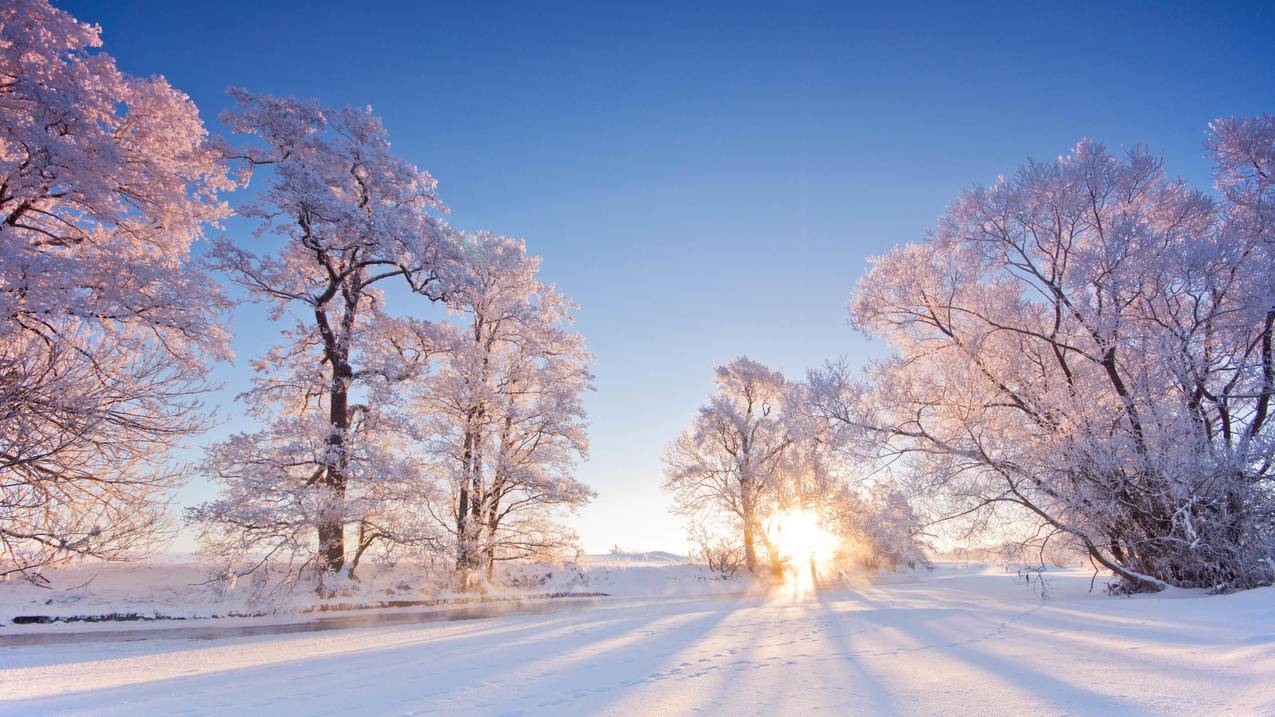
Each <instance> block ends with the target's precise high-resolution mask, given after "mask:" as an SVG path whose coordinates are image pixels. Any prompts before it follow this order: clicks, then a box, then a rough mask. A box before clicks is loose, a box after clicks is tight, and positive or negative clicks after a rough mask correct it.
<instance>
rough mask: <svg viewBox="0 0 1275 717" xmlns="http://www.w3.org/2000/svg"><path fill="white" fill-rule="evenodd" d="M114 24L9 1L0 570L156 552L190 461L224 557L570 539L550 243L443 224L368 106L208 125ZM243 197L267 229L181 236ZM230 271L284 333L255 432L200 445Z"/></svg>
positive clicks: (28, 570) (338, 575)
mask: <svg viewBox="0 0 1275 717" xmlns="http://www.w3.org/2000/svg"><path fill="white" fill-rule="evenodd" d="M100 44H101V42H100V39H99V30H98V29H97V28H95V27H92V26H88V25H84V24H82V23H79V22H78V21H76V20H75V18H73V17H72V16H70V15H69V14H67V13H65V12H62V11H60V10H57V9H55V8H53V7H52V6H50V5H49V3H48V2H46V1H45V0H16V1H15V2H12V3H6V4H5V5H4V7H3V8H0V252H3V258H2V264H0V304H2V307H0V394H2V395H3V401H2V402H0V490H2V491H3V492H2V493H0V543H2V544H3V549H4V552H3V563H2V564H0V574H3V575H8V574H19V575H22V576H24V577H26V578H28V579H31V580H36V581H40V580H42V577H41V570H42V569H44V568H46V567H48V566H52V565H56V564H58V563H60V562H63V561H66V560H68V559H72V558H74V557H77V556H91V557H95V558H102V559H106V560H122V559H131V558H136V557H138V556H140V555H144V554H146V552H147V551H148V550H151V549H153V548H154V547H155V546H156V545H157V544H160V543H161V542H162V540H163V539H164V537H165V536H166V534H167V531H168V530H170V529H171V528H172V527H173V516H172V515H171V511H170V500H171V497H172V495H173V491H174V489H175V488H177V487H178V486H180V485H182V484H184V483H185V482H186V481H188V480H189V479H191V478H192V477H194V476H196V475H202V476H207V477H210V478H212V479H213V480H214V481H215V482H216V483H217V484H218V485H219V486H220V487H221V492H220V494H219V495H218V496H217V497H216V498H215V499H214V500H211V501H209V502H206V503H204V504H202V505H199V506H196V507H194V508H192V509H190V510H189V511H188V514H187V515H186V516H185V517H186V520H187V521H189V523H190V524H192V525H193V526H194V527H195V528H196V529H197V530H198V532H199V535H200V537H201V539H202V541H203V544H204V546H205V547H206V548H208V549H210V551H211V552H213V553H214V554H216V555H220V556H223V557H224V558H225V559H226V561H227V563H226V569H227V570H228V571H230V572H231V573H233V574H235V575H240V576H241V575H244V574H247V573H252V572H254V571H271V572H272V573H273V575H274V577H275V578H277V579H278V580H282V581H285V582H295V581H297V580H299V579H302V578H313V579H314V580H315V581H316V583H317V584H318V585H319V586H320V591H321V592H324V593H330V592H331V591H332V590H333V589H335V587H336V586H337V585H338V584H339V583H340V581H342V580H347V579H351V578H356V577H357V573H356V571H357V569H358V568H359V566H360V564H361V562H362V561H363V560H364V559H365V557H366V556H367V555H369V554H376V555H391V556H392V555H395V554H402V553H404V552H415V553H422V554H428V555H433V556H437V555H445V556H448V558H449V559H450V560H451V561H452V562H453V564H454V565H455V567H456V570H457V573H458V574H459V576H460V581H461V582H462V584H463V585H465V586H466V587H469V586H473V585H474V584H476V583H479V582H481V581H482V580H483V579H484V578H485V577H490V576H491V574H492V571H493V566H494V565H495V563H497V562H498V561H501V560H509V559H515V558H520V557H526V556H546V555H552V554H554V553H556V552H557V551H560V550H561V549H563V548H564V547H565V546H567V545H569V544H570V543H571V542H572V539H573V536H572V534H571V531H570V530H569V528H568V527H567V526H566V525H565V524H563V522H562V520H561V517H562V515H563V512H564V509H565V510H566V511H569V510H570V509H573V508H575V507H577V506H580V505H582V504H584V503H586V502H587V501H588V500H590V499H591V497H592V495H593V494H592V491H591V490H590V489H589V488H588V487H586V486H585V485H583V484H581V483H580V482H579V481H577V480H576V479H575V477H574V467H575V464H576V462H577V461H578V460H579V459H580V458H581V457H582V456H584V455H585V453H586V451H587V440H586V436H585V431H584V419H585V416H584V410H583V407H582V403H581V398H582V394H583V393H584V392H585V391H587V390H589V389H590V382H591V376H590V373H589V369H588V363H589V362H590V360H591V357H590V356H589V354H588V353H587V351H586V349H585V346H584V342H583V339H582V338H581V336H580V335H579V334H578V333H576V332H574V331H573V330H572V329H571V328H570V323H571V315H572V311H573V310H574V308H575V307H574V305H573V304H572V303H571V302H570V301H569V300H568V299H566V298H565V297H563V296H562V295H561V294H559V293H558V292H557V291H555V290H554V289H553V287H552V286H549V285H546V284H543V283H541V282H540V281H539V280H538V278H537V274H538V270H539V265H540V262H539V259H537V258H535V257H532V256H529V255H528V254H527V252H526V248H525V246H524V245H523V243H522V242H521V241H517V240H513V239H509V238H506V237H502V236H497V235H494V234H490V233H486V232H476V233H466V232H460V231H457V230H455V229H453V228H451V227H450V226H449V225H448V224H447V223H446V222H444V221H443V220H442V219H441V215H442V213H443V212H444V211H445V209H444V207H443V206H442V204H441V203H440V200H439V198H438V196H437V194H436V182H435V180H434V178H433V177H432V176H430V175H429V173H427V172H425V171H423V170H420V169H417V168H416V167H414V166H412V165H411V164H410V163H408V162H406V161H404V160H403V159H401V158H399V157H396V156H395V155H394V154H393V152H392V150H391V147H390V143H389V139H388V136H387V133H386V131H385V129H384V128H383V127H382V126H381V123H380V121H379V120H378V119H377V118H376V117H375V116H374V115H373V114H372V113H371V111H370V109H361V108H350V107H344V108H331V107H325V106H322V105H321V104H319V103H318V102H315V101H301V100H295V99H289V98H279V97H270V96H263V95H256V94H253V93H250V92H247V91H245V90H240V89H232V90H230V94H231V95H232V97H233V100H234V104H235V107H234V108H233V109H231V110H229V111H227V112H226V113H224V114H223V115H222V117H221V121H222V123H223V124H224V125H225V126H226V127H227V128H228V129H229V130H230V131H231V132H232V133H233V134H234V139H226V138H222V137H216V136H212V135H210V134H209V132H208V130H207V129H206V128H205V126H204V125H203V123H202V122H201V120H200V119H199V114H198V110H197V108H196V107H195V106H194V104H193V103H192V102H191V101H190V99H189V98H188V97H186V96H185V95H183V94H182V93H180V92H178V91H177V90H175V89H173V88H172V87H170V86H169V85H168V83H167V82H166V81H165V80H164V79H163V78H162V77H152V78H146V79H143V78H137V77H131V76H128V75H125V74H123V73H121V72H119V71H118V70H117V69H116V67H115V64H114V62H113V60H112V59H111V57H110V56H109V55H108V54H106V53H104V52H101V51H99V50H98V49H97V48H98V47H99V46H100ZM249 181H251V182H253V185H254V186H253V189H254V190H255V192H254V193H253V195H252V198H251V199H250V200H247V201H244V202H242V203H239V204H237V205H232V204H231V203H230V202H228V201H227V197H228V196H229V195H230V194H231V193H232V192H234V191H235V190H236V189H240V188H242V187H245V186H247V185H248V183H249ZM232 216H238V217H243V218H246V219H248V220H251V221H254V222H256V231H255V234H254V239H253V241H252V242H251V243H252V244H253V246H251V247H249V246H244V245H241V244H239V243H234V242H231V241H228V240H226V239H217V240H215V241H213V242H212V248H211V250H210V251H208V252H206V253H205V254H204V256H203V257H201V258H200V259H198V260H197V259H195V258H192V254H191V251H192V246H193V245H194V244H195V243H196V242H198V241H200V240H203V239H205V238H206V233H207V232H208V231H209V230H210V229H211V228H214V227H219V226H220V225H221V223H222V222H224V221H225V220H227V219H228V218H230V217H232ZM256 247H261V248H260V249H257V248H256ZM215 277H225V278H226V279H228V280H229V281H230V282H233V283H234V284H236V285H238V286H239V287H241V288H242V289H243V290H244V291H245V292H246V294H247V296H248V297H249V298H250V299H251V300H254V301H257V302H261V303H264V304H266V305H267V306H268V307H269V310H270V311H269V317H270V319H271V320H272V321H273V322H274V323H276V324H277V325H278V326H279V336H280V337H281V340H280V342H279V343H278V344H277V345H275V346H273V347H270V348H269V349H267V350H265V351H264V352H263V353H262V354H260V355H259V356H257V357H256V359H255V360H254V361H253V363H252V367H253V371H254V373H255V378H254V380H253V385H252V388H250V389H249V390H248V391H246V392H245V393H244V394H243V395H241V396H240V397H239V399H238V400H239V401H240V402H241V403H242V405H244V406H245V407H246V409H247V410H248V412H249V413H250V414H251V415H252V416H253V417H254V418H255V419H256V420H257V422H258V424H259V425H260V426H261V428H260V430H258V431H255V432H252V433H245V434H237V435H233V436H231V437H229V438H227V439H226V440H224V441H221V442H219V443H216V444H215V445H212V446H211V447H209V448H208V449H207V451H206V454H205V457H204V459H203V461H202V462H200V463H199V464H197V465H182V464H178V463H175V462H174V461H173V460H172V450H173V449H174V448H175V447H176V446H178V445H179V444H180V443H181V442H182V441H183V440H185V439H188V438H190V437H192V436H196V435H199V434H200V433H202V432H203V431H205V430H206V429H207V428H208V425H209V419H208V412H207V411H206V410H205V406H204V405H203V398H204V397H205V395H206V393H207V392H208V391H210V390H211V389H212V388H213V387H212V386H211V385H210V384H209V382H208V375H209V371H210V368H211V367H212V366H213V365H214V364H215V363H217V362H220V361H226V360H229V359H230V358H231V353H230V350H229V339H230V334H229V331H228V330H227V328H226V327H225V326H224V325H223V323H222V322H223V321H224V320H225V317H226V312H227V310H228V309H229V308H231V306H232V301H231V300H230V299H229V298H228V296H227V293H226V291H225V288H226V287H224V286H223V285H222V284H221V283H219V281H218V280H217V278H215ZM431 307H433V308H431ZM427 316H432V317H433V318H425V317H427ZM369 551H371V553H369Z"/></svg>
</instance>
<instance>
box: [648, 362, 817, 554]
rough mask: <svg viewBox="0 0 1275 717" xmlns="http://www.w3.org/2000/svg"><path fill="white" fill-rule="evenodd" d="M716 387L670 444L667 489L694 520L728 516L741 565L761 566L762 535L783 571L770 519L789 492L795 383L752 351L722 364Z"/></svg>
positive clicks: (680, 510) (666, 457)
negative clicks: (769, 527) (751, 354)
mask: <svg viewBox="0 0 1275 717" xmlns="http://www.w3.org/2000/svg"><path fill="white" fill-rule="evenodd" d="M713 383H714V384H716V386H717V392H716V393H715V394H714V395H713V396H712V398H711V399H709V402H708V403H707V404H705V405H704V406H702V407H701V408H700V409H699V412H698V413H697V414H696V416H695V419H694V421H693V422H692V423H691V425H690V427H688V428H687V429H686V430H684V431H683V432H682V435H681V436H680V437H678V438H677V440H675V441H674V442H673V443H672V444H671V445H670V446H669V447H668V450H667V451H666V452H665V455H664V463H665V476H666V480H665V482H664V489H665V490H666V491H667V492H669V493H670V494H671V495H672V497H673V503H674V510H675V511H676V512H678V513H680V514H682V515H685V516H688V517H689V518H690V520H691V521H692V523H693V525H698V524H700V523H703V522H705V521H709V522H712V521H722V520H725V521H727V522H728V523H729V524H730V528H731V529H732V530H733V531H734V532H736V534H737V535H738V536H739V540H740V543H741V545H742V547H743V554H744V567H745V568H746V569H747V570H748V571H749V572H751V573H756V572H757V569H758V562H757V552H758V543H761V546H762V547H763V548H764V549H765V550H766V552H767V556H768V557H769V564H770V570H771V572H772V573H773V574H775V575H778V574H780V573H782V572H783V565H782V560H781V557H780V554H779V549H778V546H776V545H774V544H773V543H772V542H771V540H770V538H769V536H768V534H767V531H766V529H765V523H764V521H765V519H766V517H767V516H768V515H770V514H771V513H773V512H775V506H776V505H777V504H779V503H782V502H783V501H784V500H785V498H786V493H787V488H788V487H789V486H786V485H785V482H786V480H787V478H788V477H789V476H790V475H791V473H790V472H789V469H790V467H789V466H788V465H787V463H786V462H787V461H789V460H790V458H791V457H792V454H793V450H792V448H793V444H794V440H795V439H794V434H793V430H792V427H791V425H790V423H789V421H788V420H786V418H787V405H788V403H789V401H790V400H791V398H792V388H793V387H792V385H791V384H790V383H789V382H788V380H787V379H785V378H784V376H783V374H781V373H779V372H778V371H774V370H772V369H769V368H767V367H765V366H763V365H762V364H760V363H757V362H756V361H753V360H751V359H749V358H747V357H740V358H737V359H735V360H734V361H731V362H730V363H727V364H724V365H722V366H718V367H717V369H716V370H715V371H714V375H713Z"/></svg>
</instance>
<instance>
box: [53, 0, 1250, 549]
mask: <svg viewBox="0 0 1275 717" xmlns="http://www.w3.org/2000/svg"><path fill="white" fill-rule="evenodd" d="M57 4H58V5H59V6H60V7H62V8H64V9H67V10H69V11H70V12H72V13H73V14H75V15H76V16H77V17H79V18H80V19H82V20H85V21H90V22H96V23H99V24H101V25H102V26H103V31H104V40H105V47H106V50H107V51H108V52H110V53H111V54H113V55H114V56H115V57H116V59H117V61H118V63H119V65H120V67H121V68H122V69H124V70H125V71H127V72H130V73H134V74H163V75H165V76H167V77H168V79H169V80H170V81H171V82H172V83H173V84H174V85H175V86H177V87H179V88H181V89H182V90H183V91H185V92H187V93H188V94H190V95H191V96H192V98H193V99H194V100H195V102H196V103H197V104H198V105H199V107H200V108H201V110H202V111H203V113H204V116H205V120H206V121H207V122H208V123H209V125H210V128H212V129H213V130H214V131H220V127H219V126H218V125H217V123H216V116H217V114H218V113H219V112H220V111H221V110H222V109H224V108H225V107H226V106H227V104H228V102H227V98H226V96H225V94H224V88H225V87H226V86H228V85H240V86H243V87H246V88H248V89H250V90H253V91H258V92H270V93H275V94H283V95H294V96H306V97H317V98H319V99H321V100H322V101H323V102H324V103H327V104H345V103H349V104H358V105H366V104H370V105H372V106H373V107H374V108H375V110H376V112H377V113H378V114H379V115H381V116H382V118H383V119H384V122H385V125H386V126H387V128H388V129H389V131H390V134H391V137H392V140H393V142H394V146H395V148H396V150H397V151H398V153H399V154H400V155H401V156H403V157H405V158H407V159H409V160H410V161H412V162H413V163H415V164H417V165H418V166H421V167H423V168H426V169H428V170H429V171H430V172H431V173H432V174H434V176H435V177H436V178H437V179H438V180H439V187H440V194H441V196H442V198H443V199H444V201H445V202H446V203H447V204H448V205H449V206H450V208H451V210H452V214H451V216H450V217H449V221H450V222H451V223H452V224H453V225H455V226H457V227H459V228H463V229H479V228H485V229H490V230H493V231H497V232H500V233H504V234H509V235H512V236H518V237H522V238H524V239H526V240H527V242H528V245H529V247H530V249H531V251H532V252H533V253H536V254H539V255H541V256H543V257H544V268H543V275H544V276H545V277H546V278H547V279H548V280H550V281H553V282H555V283H556V284H557V285H558V287H559V288H560V289H561V290H562V291H563V292H564V293H566V294H567V295H569V296H571V297H572V298H574V299H575V300H576V301H577V302H578V303H579V304H580V305H581V309H580V312H579V314H578V327H579V329H580V330H581V331H582V332H583V333H584V334H585V336H586V337H587V338H588V340H589V344H590V347H591V349H592V350H593V352H594V353H596V354H597V357H598V360H597V363H596V365H595V367H594V371H595V373H596V375H597V391H596V392H595V393H594V394H593V395H591V396H590V398H589V401H588V405H589V409H590V414H591V420H592V430H591V436H592V441H593V450H592V458H591V460H590V461H589V463H588V464H587V465H584V466H583V467H582V468H581V477H582V478H583V479H584V480H586V481H587V482H588V483H590V484H591V485H592V486H593V487H594V488H595V489H596V490H597V492H598V499H597V501H596V502H595V503H594V504H593V505H592V506H590V507H589V508H587V509H585V510H584V511H583V512H582V513H581V515H580V518H579V521H578V528H579V532H580V534H581V538H582V542H583V545H584V547H585V548H586V549H588V550H590V551H599V550H604V549H606V548H609V547H610V546H611V545H612V544H615V543H618V544H620V545H621V546H624V547H629V548H641V549H668V550H677V551H681V550H684V549H685V542H684V539H683V535H682V531H681V527H680V524H679V523H678V522H677V521H676V520H675V519H673V518H671V517H669V516H668V515H667V512H666V510H667V500H666V499H665V497H664V496H663V495H662V493H661V491H660V487H659V486H660V483H661V480H662V476H661V464H660V455H661V453H662V450H663V447H664V445H665V444H666V443H667V442H668V441H670V440H671V439H672V438H673V437H675V436H676V434H677V432H678V431H679V430H680V428H681V426H682V425H683V424H684V423H685V422H686V421H687V420H688V419H689V418H690V417H691V415H692V413H693V411H694V410H695V408H696V407H697V406H698V405H699V404H700V403H701V402H702V401H703V400H704V399H705V397H706V396H707V394H708V393H709V391H710V390H711V385H710V376H711V370H712V367H713V366H714V365H715V364H717V363H721V362H723V361H725V360H728V359H730V358H732V357H734V356H737V355H741V354H747V355H749V356H751V357H753V358H755V359H757V360H760V361H763V362H765V363H768V364H771V365H773V366H775V367H778V368H781V369H783V370H784V371H786V372H788V373H789V374H790V375H792V376H797V375H800V373H801V372H803V371H804V369H805V367H807V366H811V365H814V364H818V363H820V362H822V361H823V360H824V359H827V358H833V357H837V356H841V355H848V356H850V357H851V358H852V359H855V360H861V359H863V358H864V357H865V356H867V355H869V354H870V353H872V352H873V351H879V350H880V349H879V347H874V346H872V345H870V344H869V343H867V342H866V341H865V340H864V339H863V338H862V337H860V336H858V335H856V334H855V333H854V332H853V331H852V330H851V329H850V328H849V327H848V326H847V325H846V314H845V303H846V301H847V298H848V295H849V292H850V289H851V288H852V286H853V284H854V282H855V280H856V278H857V277H858V276H859V275H860V274H861V273H862V271H863V269H864V260H865V258H866V257H868V256H871V255H873V254H878V253H881V252H883V251H885V250H886V249H888V248H889V247H890V246H892V245H894V244H897V243H900V242H905V241H910V240H915V239H919V238H920V237H922V236H923V234H924V232H925V231H926V230H927V229H928V228H929V227H931V226H932V225H933V224H934V222H935V220H936V219H937V217H938V216H939V214H940V213H941V212H942V210H943V207H944V205H945V204H946V203H947V202H948V201H950V200H951V199H952V198H953V197H954V196H955V195H956V193H957V192H958V191H959V190H960V189H961V188H963V187H965V186H968V185H970V184H972V183H976V182H977V183H986V182H990V181H992V180H994V179H995V177H996V175H997V174H999V173H1008V172H1011V171H1012V170H1013V169H1014V167H1015V166H1016V165H1017V164H1018V162H1020V161H1021V160H1022V159H1023V158H1025V157H1028V156H1034V157H1038V158H1050V157H1053V156H1056V155H1058V154H1059V153H1062V152H1065V151H1066V150H1067V149H1068V148H1069V147H1071V146H1072V145H1073V144H1074V143H1075V142H1076V141H1077V140H1078V139H1080V138H1082V137H1093V138H1095V139H1098V140H1101V141H1103V142H1105V143H1107V144H1108V145H1109V146H1113V147H1118V146H1121V145H1131V144H1135V143H1145V144H1147V145H1148V146H1150V147H1151V148H1152V149H1153V150H1154V151H1157V152H1163V153H1164V155H1165V157H1166V159H1167V161H1168V167H1169V171H1170V173H1172V174H1175V175H1181V176H1184V177H1186V178H1187V179H1188V180H1190V181H1191V182H1192V183H1193V184H1195V185H1196V186H1200V187H1204V186H1206V185H1207V182H1208V165H1207V163H1206V162H1205V161H1204V159H1203V149H1202V142H1203V139H1204V132H1205V129H1206V126H1207V123H1208V121H1209V120H1210V119H1211V118H1213V117H1216V116H1220V115H1229V114H1252V113H1257V112H1263V111H1265V112H1270V111H1275V102H1273V101H1272V100H1275V43H1273V42H1271V38H1272V37H1273V36H1275V3H1270V2H1257V3H1249V4H1243V3H1236V4H1226V3H1208V4H1205V3H1200V4H1196V5H1187V4H1175V3H1168V2H1160V3H1148V4H1144V5H1123V4H1122V5H1108V4H1080V3H1053V4H1049V5H1046V4H1044V3H1040V4H1032V3H989V4H983V5H979V6H972V7H958V6H957V4H955V3H944V4H935V5H932V6H926V5H910V4H902V3H874V4H872V5H867V6H855V5H853V4H851V3H828V4H794V3H729V4H720V5H718V4H709V3H694V4H692V3H658V2H656V3H650V2H643V3H618V2H616V3H584V2H579V3H567V4H555V3H530V2H527V3H508V4H503V3H502V4H489V5H479V4H478V3H451V4H447V5H443V4H440V5H437V6H431V5H429V4H426V3H406V2H404V3H393V4H385V5H383V6H381V5H376V6H374V5H372V4H368V5H366V6H359V5H358V4H356V3H347V2H279V3H269V2H258V3H252V4H248V3H244V4H239V3H227V2H210V3H197V2H183V3H175V2H125V1H124V0H118V1H115V2H57ZM230 231H231V232H232V233H233V234H236V235H239V236H242V237H243V239H244V241H249V240H250V238H249V237H247V236H246V235H244V233H243V232H242V228H241V227H238V226H236V225H232V226H231V227H230ZM235 323H236V325H235V330H236V332H237V338H236V341H235V349H236V351H237V353H238V354H239V364H238V365H237V366H234V367H223V368H222V369H221V370H220V371H219V377H220V378H221V379H222V380H224V381H225V382H226V383H227V387H226V390H225V391H223V392H222V393H221V394H219V397H218V402H219V403H222V404H223V408H222V414H223V415H225V416H226V417H227V418H228V419H229V420H228V423H227V424H225V425H223V426H222V427H221V428H220V429H218V430H217V431H216V432H214V435H218V436H219V435H224V433H225V432H226V431H228V430H230V429H232V428H241V427H243V426H244V424H243V422H242V419H237V418H235V414H236V409H235V407H234V406H233V404H231V403H230V402H229V397H230V396H232V395H233V394H234V393H235V391H236V390H238V389H241V388H242V387H243V386H244V385H245V383H246V378H247V368H246V363H247V361H248V360H249V359H251V358H253V357H255V356H256V355H257V354H258V353H259V352H260V351H261V349H262V348H263V347H264V346H265V345H266V344H267V343H270V342H272V341H273V337H274V331H275V327H273V326H271V325H269V324H268V323H267V322H266V320H265V311H264V309H263V308H262V307H252V306H249V307H245V308H244V309H242V310H240V311H239V312H238V314H237V315H236V319H235ZM209 495H211V489H210V488H209V487H208V486H207V485H202V484H196V485H192V486H190V487H189V488H188V489H186V490H185V491H184V492H183V494H182V496H181V499H182V500H183V501H184V502H187V503H189V502H193V501H198V500H200V499H203V498H205V497H207V496H209ZM179 547H182V546H181V545H180V544H179Z"/></svg>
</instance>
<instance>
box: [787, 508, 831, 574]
mask: <svg viewBox="0 0 1275 717" xmlns="http://www.w3.org/2000/svg"><path fill="white" fill-rule="evenodd" d="M774 526H775V527H774V535H775V541H776V544H777V546H778V548H779V553H780V555H782V556H783V557H784V558H785V559H787V561H788V564H789V566H790V567H791V571H792V573H791V576H790V587H792V588H793V591H794V594H796V595H803V594H806V593H809V592H812V591H813V589H814V587H815V582H816V581H817V580H818V571H819V569H820V568H821V567H827V566H829V565H830V564H831V563H832V559H833V556H834V554H835V553H836V551H837V545H838V541H837V537H836V536H835V535H833V534H832V533H831V532H830V531H828V530H827V529H826V528H825V527H824V526H823V522H822V521H821V520H820V518H819V514H818V513H816V512H814V511H812V510H801V509H798V510H788V511H784V512H783V513H780V514H779V515H778V516H777V517H776V518H775V521H774Z"/></svg>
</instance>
